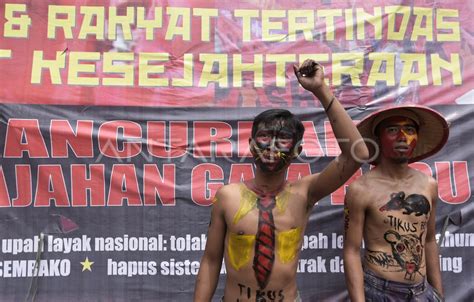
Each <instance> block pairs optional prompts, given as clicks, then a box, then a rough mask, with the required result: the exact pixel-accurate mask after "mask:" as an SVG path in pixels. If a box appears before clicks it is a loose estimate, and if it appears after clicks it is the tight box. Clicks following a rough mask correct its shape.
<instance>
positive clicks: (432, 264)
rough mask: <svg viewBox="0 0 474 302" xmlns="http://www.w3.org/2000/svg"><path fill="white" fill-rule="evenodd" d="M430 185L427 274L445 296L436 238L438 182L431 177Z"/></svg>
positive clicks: (434, 285) (426, 247) (438, 290)
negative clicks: (430, 202) (430, 201)
mask: <svg viewBox="0 0 474 302" xmlns="http://www.w3.org/2000/svg"><path fill="white" fill-rule="evenodd" d="M430 186H431V187H432V192H433V194H432V204H431V205H432V206H431V212H430V218H429V220H428V231H427V233H426V241H425V255H426V276H427V279H428V282H429V283H430V284H431V285H432V286H433V287H434V288H435V289H436V291H437V292H438V293H439V294H440V295H441V296H444V292H443V286H442V282H441V272H440V269H439V250H438V245H437V244H436V239H435V232H436V230H435V226H436V201H437V199H438V184H437V183H436V181H435V180H434V179H433V178H431V181H430Z"/></svg>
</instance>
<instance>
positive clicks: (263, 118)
mask: <svg viewBox="0 0 474 302" xmlns="http://www.w3.org/2000/svg"><path fill="white" fill-rule="evenodd" d="M278 120H281V121H283V123H284V124H285V125H286V126H288V127H290V128H291V129H294V130H295V133H296V142H300V141H301V140H302V139H303V134H304V130H305V129H304V126H303V123H302V122H301V121H300V119H299V118H298V117H296V116H295V115H294V114H293V113H291V112H290V111H288V110H286V109H268V110H265V111H263V112H261V113H260V114H258V115H257V116H256V117H255V118H254V119H253V124H252V138H255V135H256V134H257V131H258V126H259V125H260V124H264V125H270V124H272V123H273V122H275V121H278Z"/></svg>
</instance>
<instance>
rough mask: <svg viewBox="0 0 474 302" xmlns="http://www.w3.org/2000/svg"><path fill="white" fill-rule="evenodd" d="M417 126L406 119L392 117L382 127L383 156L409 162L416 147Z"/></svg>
mask: <svg viewBox="0 0 474 302" xmlns="http://www.w3.org/2000/svg"><path fill="white" fill-rule="evenodd" d="M417 139H418V133H417V130H416V124H415V123H414V122H413V121H412V120H410V119H408V118H405V117H391V118H388V119H386V120H384V121H383V122H382V124H381V126H380V143H381V148H382V154H383V155H384V156H385V157H387V158H391V159H396V160H399V161H408V159H409V158H411V156H412V154H413V151H414V150H415V147H416V142H417Z"/></svg>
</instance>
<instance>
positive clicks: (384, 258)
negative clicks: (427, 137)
mask: <svg viewBox="0 0 474 302" xmlns="http://www.w3.org/2000/svg"><path fill="white" fill-rule="evenodd" d="M370 188H374V189H373V190H368V191H367V202H368V204H369V207H368V208H367V210H366V217H365V223H364V238H365V256H364V265H365V266H366V267H367V268H368V269H370V270H372V271H374V272H376V273H377V275H379V276H381V277H383V278H385V279H388V280H393V281H398V282H403V283H411V284H413V283H418V282H420V281H422V280H423V278H424V277H425V276H426V264H425V254H424V245H425V238H426V233H427V226H428V225H427V224H428V219H429V217H430V214H431V208H432V200H431V196H432V193H431V192H430V187H429V184H428V181H427V177H426V176H424V175H421V174H416V175H415V176H413V178H412V179H408V180H404V181H401V182H399V183H395V182H390V181H386V180H383V179H378V180H377V179H373V180H371V186H370Z"/></svg>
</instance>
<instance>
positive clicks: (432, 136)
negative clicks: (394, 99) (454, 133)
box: [357, 105, 449, 165]
mask: <svg viewBox="0 0 474 302" xmlns="http://www.w3.org/2000/svg"><path fill="white" fill-rule="evenodd" d="M393 116H403V117H408V118H410V119H412V120H413V121H414V122H415V123H417V124H418V127H419V129H418V140H417V143H416V147H415V150H414V151H413V155H412V157H411V158H410V160H409V161H408V162H409V163H412V162H416V161H419V160H422V159H424V158H427V157H429V156H431V155H433V154H435V153H436V152H438V151H439V150H440V149H441V148H442V147H443V146H444V144H445V143H446V141H447V140H448V136H449V125H448V122H447V121H446V120H445V118H444V117H443V116H442V115H441V114H440V113H439V112H437V111H435V110H433V109H431V108H428V107H425V106H420V105H404V106H396V107H388V108H384V109H382V110H379V111H376V112H374V113H372V114H370V115H368V116H367V117H365V118H364V119H363V120H362V121H360V123H359V124H358V125H357V129H359V132H360V134H361V135H362V137H363V138H364V139H365V140H366V143H367V146H368V147H369V152H370V159H369V160H370V163H371V164H373V165H377V159H378V158H374V157H375V156H376V154H375V145H376V144H377V143H376V142H377V139H376V136H375V128H376V127H377V125H378V124H380V122H382V121H383V120H385V119H387V118H389V117H393ZM368 139H371V140H368Z"/></svg>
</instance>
